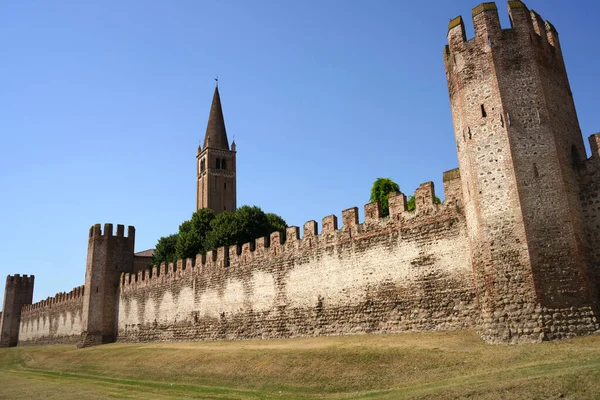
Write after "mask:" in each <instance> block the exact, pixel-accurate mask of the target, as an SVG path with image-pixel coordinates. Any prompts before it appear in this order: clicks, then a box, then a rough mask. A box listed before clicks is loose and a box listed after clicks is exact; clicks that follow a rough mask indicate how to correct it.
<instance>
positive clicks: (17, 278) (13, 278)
mask: <svg viewBox="0 0 600 400" xmlns="http://www.w3.org/2000/svg"><path fill="white" fill-rule="evenodd" d="M34 281H35V276H34V275H31V276H28V275H23V276H21V275H19V274H15V275H8V276H7V277H6V285H13V286H17V285H18V286H21V285H24V286H33V284H34Z"/></svg>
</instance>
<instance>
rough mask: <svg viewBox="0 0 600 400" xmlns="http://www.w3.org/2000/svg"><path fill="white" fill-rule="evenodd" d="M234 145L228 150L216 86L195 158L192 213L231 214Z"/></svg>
mask: <svg viewBox="0 0 600 400" xmlns="http://www.w3.org/2000/svg"><path fill="white" fill-rule="evenodd" d="M235 154H236V151H235V142H233V143H232V144H231V150H230V148H229V141H228V140H227V131H226V129H225V120H224V118H223V108H222V107H221V97H220V95H219V86H218V84H217V86H216V87H215V93H214V95H213V100H212V105H211V107H210V114H209V116H208V124H207V126H206V135H205V136H204V144H203V145H202V146H198V153H197V155H196V210H199V209H201V208H210V209H212V210H213V211H214V212H215V213H220V212H222V211H235V209H236V179H235V171H236V165H235Z"/></svg>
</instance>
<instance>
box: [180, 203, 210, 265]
mask: <svg viewBox="0 0 600 400" xmlns="http://www.w3.org/2000/svg"><path fill="white" fill-rule="evenodd" d="M214 218H215V213H214V211H213V210H211V209H209V208H201V209H199V210H198V211H196V212H195V213H193V214H192V218H191V219H190V220H189V221H185V222H183V223H182V224H181V225H180V226H179V235H178V238H177V243H176V244H175V258H176V259H186V258H193V257H195V256H196V254H198V253H202V254H204V253H206V250H208V249H207V248H206V236H207V235H208V232H209V231H210V229H211V228H210V222H211V221H212V220H213V219H214Z"/></svg>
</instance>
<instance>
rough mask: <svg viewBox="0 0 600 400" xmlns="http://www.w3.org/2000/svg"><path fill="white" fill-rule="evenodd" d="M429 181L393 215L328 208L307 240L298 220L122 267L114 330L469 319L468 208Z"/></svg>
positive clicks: (172, 331) (150, 336)
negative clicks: (267, 232) (254, 237)
mask: <svg viewBox="0 0 600 400" xmlns="http://www.w3.org/2000/svg"><path fill="white" fill-rule="evenodd" d="M432 189H433V186H432V185H431V184H427V185H424V188H423V189H422V190H421V191H420V193H421V195H422V197H421V198H422V201H421V202H417V207H418V208H417V210H416V211H415V212H406V211H405V210H404V209H402V208H400V207H402V204H401V203H398V202H396V203H395V204H396V206H392V210H391V216H390V217H386V218H379V217H378V216H377V215H376V214H377V211H374V210H375V209H376V205H373V204H369V205H367V206H366V209H367V210H366V212H365V214H366V215H367V221H366V222H365V223H363V224H358V223H357V222H358V221H357V210H356V209H355V208H354V209H349V210H346V211H344V212H343V220H344V221H343V223H344V225H343V226H342V228H341V229H339V230H336V229H335V228H336V227H335V223H336V221H335V218H332V217H326V218H324V223H323V231H322V232H321V234H320V235H317V234H316V228H317V226H316V222H314V221H309V222H307V223H306V224H305V226H304V235H303V237H302V238H301V239H300V238H298V231H299V230H298V228H296V227H289V228H288V232H287V234H286V236H287V240H286V242H285V243H283V244H280V239H279V234H277V233H276V234H273V235H272V236H271V238H270V246H266V243H267V240H266V238H263V239H260V240H258V241H257V243H256V244H255V245H254V246H253V245H252V244H249V243H248V244H245V245H243V246H241V247H240V248H239V249H238V248H237V246H232V247H231V248H229V249H227V248H221V249H219V250H218V252H217V253H216V255H215V254H214V253H212V254H211V253H209V254H208V255H207V257H204V258H203V257H198V258H197V259H196V261H195V263H194V262H192V260H187V261H186V262H185V263H184V262H183V261H181V262H179V263H178V264H171V265H169V266H165V265H162V266H160V267H159V268H154V269H153V270H149V271H146V272H145V273H138V274H137V275H129V274H126V275H125V276H124V277H123V282H122V284H121V294H120V299H119V324H118V325H119V334H118V340H119V341H151V340H190V339H240V338H275V337H297V336H313V335H339V334H355V333H365V332H369V333H392V332H400V331H407V330H419V331H422V330H446V329H460V328H465V327H473V326H474V321H475V317H476V315H477V306H476V301H475V296H474V290H473V281H472V275H471V269H470V260H469V252H468V248H467V241H466V240H465V237H466V223H465V219H464V216H463V215H462V214H461V213H460V208H457V206H456V204H455V201H450V202H447V203H445V204H442V205H434V204H433V192H432V191H431V190H432ZM417 194H419V191H418V192H417ZM398 197H400V196H398ZM402 197H403V196H402ZM392 203H394V202H393V201H392ZM329 221H332V223H331V224H329V223H328V222H329ZM213 256H214V257H213Z"/></svg>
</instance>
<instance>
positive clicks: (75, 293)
mask: <svg viewBox="0 0 600 400" xmlns="http://www.w3.org/2000/svg"><path fill="white" fill-rule="evenodd" d="M84 293H85V286H83V285H82V286H77V287H76V288H74V289H73V290H71V291H70V292H68V293H67V292H60V293H57V294H56V295H54V296H53V297H48V298H46V299H45V300H41V301H38V302H37V303H33V304H27V305H24V306H23V308H22V311H23V312H26V311H34V310H39V309H43V308H47V307H49V308H52V307H55V306H57V305H60V304H63V303H66V302H70V301H73V300H75V301H81V300H82V299H83V295H84Z"/></svg>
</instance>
